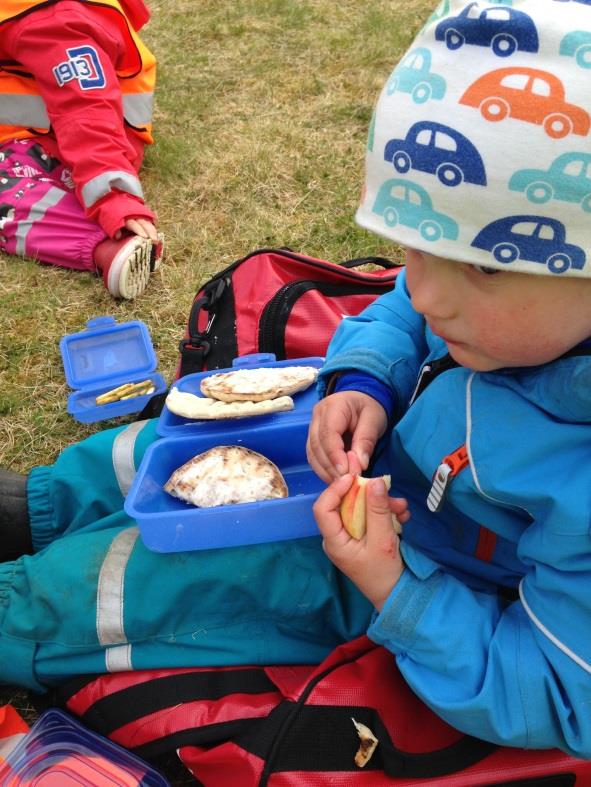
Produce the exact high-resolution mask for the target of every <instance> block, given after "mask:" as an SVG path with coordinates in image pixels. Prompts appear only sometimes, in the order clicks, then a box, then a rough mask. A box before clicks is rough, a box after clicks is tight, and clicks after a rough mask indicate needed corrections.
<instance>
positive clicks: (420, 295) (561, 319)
mask: <svg viewBox="0 0 591 787" xmlns="http://www.w3.org/2000/svg"><path fill="white" fill-rule="evenodd" d="M406 262H407V265H406V268H407V271H406V280H407V286H408V291H409V293H410V296H411V299H412V304H413V306H414V308H415V309H416V310H417V311H418V312H420V313H421V314H423V315H424V317H425V319H426V320H427V324H428V325H429V327H430V328H431V330H432V331H433V333H435V334H437V335H438V336H441V338H442V339H444V340H445V342H446V343H447V346H448V349H449V353H450V355H451V356H452V358H453V359H454V360H455V361H457V363H459V364H461V365H462V366H466V367H468V368H470V369H474V370H475V371H481V372H486V371H491V370H493V369H500V368H503V367H507V366H536V365H537V364H542V363H547V362H548V361H552V360H554V359H555V358H558V356H560V355H562V354H563V353H564V352H566V351H567V350H569V349H570V348H571V347H574V346H575V345H576V344H578V343H579V342H582V341H583V340H584V339H587V338H588V337H589V336H591V279H582V278H573V277H565V278H558V277H557V276H534V275H530V274H522V273H509V272H507V273H506V272H505V271H499V272H491V269H490V268H480V267H477V266H474V265H468V264H466V263H459V262H452V261H450V260H445V259H442V258H441V257H434V256H432V255H430V254H427V253H425V252H420V251H416V250H414V249H408V250H407V259H406ZM487 271H488V272H487Z"/></svg>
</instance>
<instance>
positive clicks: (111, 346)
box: [60, 317, 158, 389]
mask: <svg viewBox="0 0 591 787" xmlns="http://www.w3.org/2000/svg"><path fill="white" fill-rule="evenodd" d="M60 351H61V354H62V360H63V363H64V372H65V375H66V381H67V383H68V385H69V386H70V388H76V389H82V388H89V387H96V386H97V385H100V384H102V383H109V384H110V383H113V385H115V384H116V382H117V380H118V379H122V378H125V379H127V378H130V377H133V376H135V375H137V374H148V373H149V372H153V371H154V370H155V369H156V367H157V365H158V361H157V358H156V354H155V352H154V347H153V345H152V339H151V337H150V332H149V331H148V328H147V326H146V324H145V323H143V322H141V321H140V320H133V321H131V322H122V323H117V322H116V321H115V319H114V318H113V317H94V318H93V319H91V320H88V322H87V324H86V330H84V331H80V332H79V333H70V334H66V336H63V337H62V338H61V340H60Z"/></svg>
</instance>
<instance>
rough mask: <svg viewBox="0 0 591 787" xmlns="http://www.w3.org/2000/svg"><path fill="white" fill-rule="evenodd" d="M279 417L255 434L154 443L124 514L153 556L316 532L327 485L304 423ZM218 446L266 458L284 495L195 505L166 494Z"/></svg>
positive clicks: (234, 433)
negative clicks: (312, 457)
mask: <svg viewBox="0 0 591 787" xmlns="http://www.w3.org/2000/svg"><path fill="white" fill-rule="evenodd" d="M282 415H283V416H284V417H285V416H287V417H286V418H284V420H283V421H281V422H279V423H278V422H273V423H267V424H266V425H263V424H260V425H259V426H258V427H257V428H256V429H255V428H252V427H251V428H246V429H241V428H237V427H236V426H234V427H233V429H232V431H231V432H229V431H226V432H224V433H220V432H211V431H208V430H204V431H203V432H202V433H201V434H199V435H197V434H189V435H186V436H184V437H164V438H162V439H161V440H157V441H156V442H155V443H152V445H150V447H149V448H148V450H147V451H146V453H145V455H144V458H143V460H142V463H141V465H140V468H139V470H138V472H137V475H136V477H135V480H134V482H133V484H132V486H131V489H130V490H129V493H128V495H127V498H126V500H125V511H126V513H127V514H128V515H129V516H130V517H132V518H133V519H135V520H136V522H137V523H138V526H139V529H140V534H141V537H142V540H143V542H144V544H145V545H146V547H147V548H148V549H151V550H152V551H155V552H183V551H190V550H195V549H214V548H218V547H231V546H239V545H244V544H260V543H262V542H265V541H283V540H285V539H290V538H302V537H305V536H313V535H318V528H317V526H316V522H315V520H314V516H313V514H312V505H313V503H314V501H315V500H316V498H317V496H318V494H319V493H320V492H321V491H322V490H323V489H324V488H325V484H324V482H323V481H321V480H320V479H319V478H318V476H317V475H316V474H315V473H314V471H313V470H312V468H311V467H310V466H309V464H308V461H307V459H306V438H307V434H308V421H307V420H305V419H303V418H300V419H298V420H290V419H289V415H290V413H282ZM244 420H246V419H244ZM248 420H249V421H250V420H252V419H248ZM218 445H240V446H244V447H245V448H250V449H251V450H253V451H258V452H259V453H261V454H263V456H266V457H267V458H268V459H270V460H271V461H272V462H274V463H275V464H276V465H277V467H278V468H279V470H280V471H281V472H282V474H283V477H284V478H285V481H286V483H287V487H288V490H289V496H288V497H286V498H279V499H274V500H263V501H260V502H256V503H238V504H235V505H225V506H215V507H213V508H198V507H196V506H192V505H190V504H188V503H185V502H183V501H182V500H179V499H178V498H175V497H173V496H172V495H169V494H168V493H167V492H165V491H164V488H163V487H164V484H165V483H166V482H167V481H168V479H169V478H170V476H171V475H172V473H173V472H174V471H175V470H176V469H177V468H178V467H180V466H181V465H183V464H184V463H185V462H187V461H188V460H189V459H192V458H193V457H194V456H196V455H197V454H200V453H202V452H203V451H207V450H209V449H210V448H213V447H215V446H218Z"/></svg>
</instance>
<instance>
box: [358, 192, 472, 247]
mask: <svg viewBox="0 0 591 787" xmlns="http://www.w3.org/2000/svg"><path fill="white" fill-rule="evenodd" d="M373 212H374V213H377V214H378V215H380V216H383V217H384V221H385V222H386V224H387V225H388V226H389V227H395V226H396V225H397V224H402V225H403V226H405V227H412V228H414V229H417V230H418V231H419V232H420V234H421V237H423V238H424V239H425V240H427V241H436V240H439V238H441V237H442V236H443V237H444V238H449V239H450V240H456V239H457V237H458V225H457V224H456V222H455V221H454V220H453V219H451V218H450V217H449V216H446V215H445V214H444V213H438V212H437V211H435V210H433V203H432V201H431V197H430V196H429V195H428V194H427V192H426V191H425V189H424V188H423V187H422V186H419V185H418V184H416V183H411V182H410V181H408V180H403V179H401V178H392V179H391V180H387V181H386V182H385V183H382V186H381V187H380V190H379V192H378V195H377V197H376V201H375V203H374V206H373Z"/></svg>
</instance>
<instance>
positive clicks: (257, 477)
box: [164, 445, 288, 508]
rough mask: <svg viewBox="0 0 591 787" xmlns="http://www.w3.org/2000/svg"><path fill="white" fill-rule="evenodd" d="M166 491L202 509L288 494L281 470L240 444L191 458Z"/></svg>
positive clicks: (269, 498) (221, 446) (265, 458)
mask: <svg viewBox="0 0 591 787" xmlns="http://www.w3.org/2000/svg"><path fill="white" fill-rule="evenodd" d="M164 490H165V491H166V492H168V493H169V494H171V495H173V496H174V497H178V498H180V499H181V500H184V501H185V503H191V504H192V505H194V506H199V507H200V508H212V507H213V506H225V505H230V504H232V503H254V502H256V501H258V500H271V499H273V498H279V497H287V494H288V492H287V484H286V483H285V479H284V478H283V475H282V474H281V471H280V470H279V468H278V467H277V465H275V464H274V463H273V462H271V460H270V459H267V457H266V456H263V455H262V454H259V453H257V452H256V451H251V450H250V448H244V447H242V446H239V445H220V446H216V447H215V448H210V449H209V451H205V452H204V453H202V454H198V455H197V456H195V457H193V459H190V460H189V461H188V462H186V463H185V464H184V465H182V466H181V467H179V468H178V469H177V470H175V471H174V473H173V474H172V475H171V476H170V478H169V479H168V481H167V482H166V484H165V485H164Z"/></svg>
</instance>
